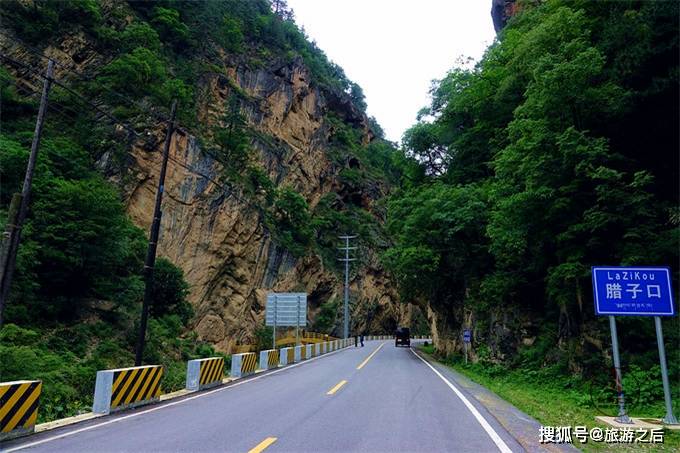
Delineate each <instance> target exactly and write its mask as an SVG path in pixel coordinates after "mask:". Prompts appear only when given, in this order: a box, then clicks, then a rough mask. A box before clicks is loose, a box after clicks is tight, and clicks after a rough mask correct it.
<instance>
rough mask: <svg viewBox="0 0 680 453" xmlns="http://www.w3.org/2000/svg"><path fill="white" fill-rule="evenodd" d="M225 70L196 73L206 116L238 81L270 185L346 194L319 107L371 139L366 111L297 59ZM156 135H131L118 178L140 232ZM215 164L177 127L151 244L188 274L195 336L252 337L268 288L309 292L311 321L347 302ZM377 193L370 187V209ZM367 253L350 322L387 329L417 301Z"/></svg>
mask: <svg viewBox="0 0 680 453" xmlns="http://www.w3.org/2000/svg"><path fill="white" fill-rule="evenodd" d="M225 61H226V60H225ZM223 69H224V72H223V73H221V74H217V73H216V74H211V75H208V76H205V78H204V80H203V81H202V87H201V89H202V95H201V98H202V99H204V101H203V103H202V105H201V106H200V108H199V111H200V120H201V122H202V123H204V124H215V122H216V121H217V120H218V119H219V118H220V117H221V116H222V115H223V113H224V111H223V109H224V105H225V104H226V102H225V101H226V100H227V99H228V98H229V96H230V95H231V94H232V92H233V91H234V90H240V91H241V93H245V94H246V96H245V101H244V102H243V105H242V109H243V112H244V114H245V116H246V118H247V122H248V123H249V126H250V127H251V128H253V129H254V130H256V131H258V132H260V133H261V134H262V135H263V136H266V137H268V139H267V140H255V142H254V147H255V148H256V150H257V153H258V160H259V161H260V163H261V164H262V165H263V167H264V168H265V169H266V171H267V172H268V174H269V176H270V178H271V179H272V180H273V181H274V182H275V183H276V184H277V185H287V186H292V187H294V188H295V189H296V190H297V191H298V192H300V193H301V194H302V195H303V196H304V197H305V198H306V200H307V201H308V203H309V205H310V207H313V206H315V205H316V203H317V202H318V201H319V199H320V198H321V197H322V196H323V195H324V194H326V193H328V192H342V184H341V183H340V182H339V179H338V178H337V177H336V176H337V174H338V172H339V171H340V170H341V168H336V167H337V165H335V164H333V163H332V162H331V161H330V160H329V158H328V156H327V154H326V150H327V148H328V137H329V134H330V132H331V131H330V126H329V125H328V124H327V123H326V121H325V119H324V118H325V114H326V113H328V111H333V112H334V113H335V114H336V115H338V116H340V117H341V118H342V119H343V120H344V121H346V122H350V123H353V124H354V125H356V126H357V127H360V128H362V129H363V130H364V134H363V139H364V140H365V141H366V142H368V141H369V140H371V138H372V137H371V135H370V132H369V130H368V127H367V120H366V117H365V115H363V114H362V113H361V112H359V111H357V110H356V109H355V108H354V107H353V105H352V104H351V103H350V102H347V101H346V100H344V99H343V98H342V96H337V95H336V96H329V95H328V94H324V93H321V92H320V91H319V90H318V89H317V88H316V87H315V86H314V85H313V84H312V83H311V82H310V75H309V73H308V71H307V69H306V68H305V66H304V64H303V63H302V61H301V60H300V59H296V60H293V61H291V62H288V63H283V62H275V63H273V64H272V65H271V66H270V67H267V68H258V69H249V68H248V67H246V66H239V65H235V66H232V65H230V64H229V63H228V62H225V65H224V68H223ZM162 140H163V131H162V130H158V131H157V132H156V133H155V134H153V135H151V136H150V137H148V138H147V139H146V140H145V141H143V142H142V141H140V142H137V143H135V145H134V146H133V148H132V150H131V156H132V162H131V165H130V166H129V168H128V171H129V174H128V175H127V177H126V178H125V181H126V183H125V184H122V185H123V188H124V193H125V197H126V203H127V209H128V212H129V214H130V216H131V218H132V219H133V221H134V222H135V223H137V224H138V225H140V226H142V227H144V228H147V229H148V227H149V225H150V223H151V213H152V212H153V203H154V197H155V192H156V186H157V177H158V173H159V168H160V163H161V153H160V149H161V148H162ZM219 172H220V164H219V163H217V162H216V161H215V160H213V159H212V158H211V157H209V156H208V155H207V154H206V153H205V152H204V150H202V149H201V146H200V145H199V142H198V140H197V139H196V138H195V137H193V136H192V135H190V134H189V133H187V132H186V131H184V130H182V129H179V130H178V131H177V132H176V133H175V134H174V135H173V139H172V145H171V149H170V162H169V165H168V172H167V179H166V182H165V198H164V200H163V218H162V225H161V238H160V242H159V249H158V252H159V255H161V256H166V257H168V258H169V259H170V260H172V261H173V262H174V263H176V264H177V265H179V266H180V267H181V268H182V269H183V270H184V272H185V276H186V279H187V281H188V282H189V284H190V285H191V292H190V296H189V299H190V302H191V303H192V304H193V305H194V307H195V312H196V316H195V319H194V321H193V324H194V327H195V329H196V331H197V332H198V334H199V336H200V338H201V339H204V340H206V341H209V342H211V343H213V344H215V346H216V347H217V348H218V349H219V350H222V351H229V350H230V349H231V348H232V346H233V345H234V344H235V343H237V342H238V343H247V342H249V341H252V339H253V338H252V334H253V331H254V330H255V329H256V327H257V326H261V325H262V323H263V318H264V301H265V297H266V293H267V292H268V291H272V290H274V291H304V292H307V293H308V294H309V305H310V318H311V319H312V320H313V319H314V317H315V315H316V312H317V311H318V307H319V305H320V304H321V303H323V302H325V301H327V300H329V299H332V298H337V299H338V300H341V299H342V282H341V281H340V280H339V279H338V276H336V275H335V274H333V273H332V272H330V271H328V270H327V269H325V268H324V265H323V263H322V260H321V259H320V258H319V257H316V256H307V257H303V258H299V259H298V258H295V257H294V256H292V255H291V254H289V253H288V252H287V251H286V250H284V249H282V248H280V247H279V246H278V245H277V244H276V243H275V242H274V241H273V240H272V238H271V236H270V235H269V233H268V231H267V229H266V228H265V226H264V225H263V222H262V216H261V214H260V212H259V211H258V209H256V208H254V207H253V206H251V205H250V204H249V203H248V202H247V201H246V200H243V199H242V198H241V197H240V196H239V194H238V193H235V192H232V191H230V190H228V189H225V188H224V187H222V186H221V185H220V184H219V182H217V180H218V174H219ZM377 190H378V192H382V193H384V192H385V190H386V189H385V188H384V187H380V188H378V189H377ZM375 195H376V194H368V195H367V196H366V198H367V203H369V206H368V208H369V209H370V207H371V206H370V204H372V203H373V202H374V201H375V198H373V197H374V196H375ZM377 195H381V193H378V194H377ZM339 233H341V232H339ZM369 255H370V254H369ZM369 262H370V264H369V265H368V266H367V268H365V269H362V271H361V272H357V273H356V276H355V277H354V278H352V280H351V294H352V298H353V300H354V302H355V304H354V308H353V313H352V314H353V316H352V319H356V320H357V324H356V327H357V329H360V330H364V329H368V330H371V331H388V330H391V329H392V328H394V327H395V326H396V324H397V323H398V322H408V321H409V318H410V316H411V311H412V310H413V307H410V306H407V305H402V304H401V303H399V301H398V296H397V294H396V292H395V290H394V287H395V285H394V284H393V283H392V282H391V281H390V280H389V279H388V277H387V276H386V275H385V273H384V272H383V270H382V269H381V268H380V266H379V264H378V263H377V260H376V259H375V257H374V256H372V257H371V259H369ZM338 321H341V319H340V318H339V319H338ZM336 333H338V332H337V331H336Z"/></svg>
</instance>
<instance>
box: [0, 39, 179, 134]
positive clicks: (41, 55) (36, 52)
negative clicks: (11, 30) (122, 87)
mask: <svg viewBox="0 0 680 453" xmlns="http://www.w3.org/2000/svg"><path fill="white" fill-rule="evenodd" d="M0 35H2V36H5V37H6V38H8V39H10V40H12V41H13V42H15V43H16V44H18V45H20V46H22V47H24V48H25V49H26V50H28V51H29V52H31V53H32V54H33V55H35V56H37V57H39V58H42V59H45V60H52V61H54V64H55V65H56V66H58V67H60V68H62V69H64V70H66V71H68V72H70V73H71V74H74V75H75V76H77V77H78V78H80V79H81V80H82V81H84V82H88V83H95V84H96V85H97V87H98V88H101V89H102V90H104V91H107V92H109V93H111V94H113V95H115V96H117V97H119V98H120V99H123V100H125V101H127V102H128V103H129V104H130V105H133V106H135V107H137V108H140V110H142V108H141V107H140V104H139V102H138V101H136V100H134V99H132V98H130V97H129V96H126V95H125V94H123V93H120V92H118V91H116V90H114V89H113V88H110V87H107V86H104V85H102V84H101V83H99V82H97V81H96V79H95V77H92V76H88V75H86V74H83V73H82V72H80V71H77V70H76V69H75V65H74V64H71V65H69V66H67V65H66V64H65V63H62V62H60V61H59V60H57V59H56V58H54V57H48V56H47V55H45V54H44V53H42V51H41V50H39V49H38V48H36V47H34V46H31V45H29V44H26V43H25V42H24V41H22V40H20V39H17V38H16V37H13V36H10V35H9V34H7V33H6V32H3V31H0ZM5 48H8V47H5ZM145 113H148V114H151V115H153V116H155V117H156V119H158V120H159V121H167V118H166V117H165V116H163V115H162V114H159V113H157V112H148V111H147V112H145Z"/></svg>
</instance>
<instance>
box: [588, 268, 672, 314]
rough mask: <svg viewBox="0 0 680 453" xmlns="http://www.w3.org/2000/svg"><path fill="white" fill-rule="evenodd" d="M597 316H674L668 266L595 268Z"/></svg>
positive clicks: (594, 290) (594, 286)
mask: <svg viewBox="0 0 680 453" xmlns="http://www.w3.org/2000/svg"><path fill="white" fill-rule="evenodd" d="M592 272H593V293H594V295H595V313H596V314H598V315H616V316H673V315H675V310H674V307H673V290H672V289H671V275H670V270H669V269H668V268H667V267H593V268H592Z"/></svg>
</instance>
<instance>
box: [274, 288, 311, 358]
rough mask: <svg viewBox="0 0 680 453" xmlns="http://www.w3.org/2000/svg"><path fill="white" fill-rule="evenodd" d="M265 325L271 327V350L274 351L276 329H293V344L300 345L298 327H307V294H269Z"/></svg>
mask: <svg viewBox="0 0 680 453" xmlns="http://www.w3.org/2000/svg"><path fill="white" fill-rule="evenodd" d="M264 318H265V325H267V326H272V327H273V328H274V329H273V335H272V337H273V338H272V343H273V345H272V349H276V328H277V327H293V326H294V327H295V344H296V345H297V344H299V343H300V340H299V339H300V333H299V330H300V327H305V326H307V293H269V294H267V305H266V306H265V313H264Z"/></svg>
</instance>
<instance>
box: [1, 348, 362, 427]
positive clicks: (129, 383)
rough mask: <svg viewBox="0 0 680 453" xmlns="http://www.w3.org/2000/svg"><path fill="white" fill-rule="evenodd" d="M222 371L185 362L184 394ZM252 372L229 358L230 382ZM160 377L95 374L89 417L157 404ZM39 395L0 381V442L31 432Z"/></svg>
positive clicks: (123, 371) (24, 385) (292, 356)
mask: <svg viewBox="0 0 680 453" xmlns="http://www.w3.org/2000/svg"><path fill="white" fill-rule="evenodd" d="M317 339H318V338H317ZM353 344H354V340H353V339H350V338H348V339H335V340H324V341H318V342H314V344H307V345H301V346H294V347H289V348H283V349H272V350H266V351H262V352H261V353H260V368H261V369H262V370H267V369H272V368H277V367H279V366H284V365H290V364H293V363H296V362H300V361H302V360H307V359H310V358H312V357H315V356H320V355H322V354H326V353H329V352H332V351H336V350H338V349H342V348H346V347H349V346H351V345H353ZM224 368H225V362H224V358H223V357H210V358H204V359H195V360H189V361H188V362H187V375H186V390H188V391H198V390H203V389H207V388H210V387H214V386H217V385H220V384H221V383H222V382H223V377H224V371H225V370H224ZM256 368H257V354H255V353H253V352H246V353H241V354H234V355H233V356H232V360H231V376H232V377H234V378H240V377H245V376H249V375H252V374H254V373H255V372H256ZM163 374H164V368H163V366H162V365H146V366H139V367H129V368H116V369H110V370H99V371H97V376H96V381H95V392H94V404H93V406H92V412H93V413H94V414H109V413H112V412H116V411H119V410H123V409H126V408H132V407H137V406H141V405H145V404H150V403H154V402H156V401H159V400H160V398H161V394H162V385H161V384H162V380H163ZM41 391H42V382H41V381H38V380H36V381H13V382H0V440H6V439H9V438H13V437H18V436H22V435H27V434H31V433H32V432H34V430H35V423H36V420H37V417H38V409H39V403H40V395H41ZM180 394H181V393H180Z"/></svg>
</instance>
